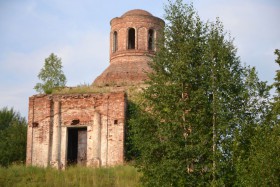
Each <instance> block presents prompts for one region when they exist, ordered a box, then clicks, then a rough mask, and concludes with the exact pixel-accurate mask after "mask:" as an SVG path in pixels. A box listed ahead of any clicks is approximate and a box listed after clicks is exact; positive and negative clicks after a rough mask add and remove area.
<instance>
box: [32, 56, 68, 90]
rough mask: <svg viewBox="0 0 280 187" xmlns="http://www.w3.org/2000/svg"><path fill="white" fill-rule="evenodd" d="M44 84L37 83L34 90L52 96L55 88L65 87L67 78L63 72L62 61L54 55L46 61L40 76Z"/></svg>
mask: <svg viewBox="0 0 280 187" xmlns="http://www.w3.org/2000/svg"><path fill="white" fill-rule="evenodd" d="M38 78H39V79H40V80H42V81H43V83H37V84H36V85H35V87H34V89H35V90H36V91H37V92H39V93H46V94H50V93H52V92H53V89H54V88H60V87H63V86H65V84H66V77H65V75H64V73H63V71H62V63H61V59H60V58H58V57H57V56H56V55H54V54H53V53H51V54H50V56H49V57H48V58H46V59H45V64H44V67H43V68H42V69H41V71H40V73H39V74H38Z"/></svg>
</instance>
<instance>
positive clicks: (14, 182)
mask: <svg viewBox="0 0 280 187" xmlns="http://www.w3.org/2000/svg"><path fill="white" fill-rule="evenodd" d="M140 176H141V173H139V172H137V170H136V169H135V168H134V167H132V166H117V167H112V168H86V167H78V166H77V167H70V168H67V169H66V170H65V171H59V170H57V169H53V168H38V167H26V166H24V165H12V166H10V167H9V168H1V167H0V186H20V187H25V186H26V187H32V186H40V187H44V186H46V187H51V186H53V187H57V186H69V187H70V186H73V187H74V186H84V187H87V186H88V187H92V186H96V187H97V186H100V187H112V186H114V187H132V186H133V187H137V186H140V184H139V178H140Z"/></svg>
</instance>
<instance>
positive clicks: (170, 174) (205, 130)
mask: <svg viewBox="0 0 280 187" xmlns="http://www.w3.org/2000/svg"><path fill="white" fill-rule="evenodd" d="M165 11H166V15H165V18H166V23H167V24H166V27H165V30H164V37H163V38H162V40H161V41H160V42H159V43H158V47H157V48H158V49H159V50H158V52H157V54H156V56H155V58H154V59H153V61H152V62H151V63H150V67H151V68H152V69H153V72H152V73H150V74H149V81H148V82H147V84H148V87H147V89H145V90H144V92H143V94H142V101H140V102H139V103H140V105H139V106H138V107H136V108H135V109H136V110H135V111H134V112H133V115H132V117H131V119H130V120H129V125H130V128H131V134H132V140H133V141H132V144H133V146H134V148H136V149H137V151H138V154H139V157H138V158H137V161H136V165H137V166H138V167H139V169H140V170H141V171H142V172H143V183H144V184H145V185H147V186H210V185H211V186H233V185H235V184H237V183H236V181H237V176H238V173H237V172H238V164H237V163H239V162H238V160H239V159H241V160H243V159H245V158H246V156H248V154H249V149H250V146H251V142H250V141H251V139H252V138H253V137H254V136H255V134H256V133H257V132H256V130H255V129H256V128H257V126H258V125H260V124H262V123H263V121H264V120H265V116H266V112H267V111H269V105H268V100H269V99H268V97H269V89H270V87H268V86H267V85H266V83H265V82H261V81H259V80H258V77H257V74H256V71H255V69H254V68H249V67H243V66H242V65H241V63H240V60H239V58H238V57H237V55H236V51H237V49H236V48H235V46H234V45H233V40H232V39H231V38H230V37H229V35H228V34H227V33H226V32H224V29H223V25H222V23H221V22H220V21H219V20H218V19H217V21H216V22H215V23H209V22H207V23H203V22H202V21H201V20H200V18H199V16H198V15H197V13H196V12H195V10H194V8H193V6H192V5H187V4H183V2H182V0H177V1H175V2H174V3H172V2H171V1H170V2H169V5H168V6H167V7H166V10H165ZM248 89H249V90H248Z"/></svg>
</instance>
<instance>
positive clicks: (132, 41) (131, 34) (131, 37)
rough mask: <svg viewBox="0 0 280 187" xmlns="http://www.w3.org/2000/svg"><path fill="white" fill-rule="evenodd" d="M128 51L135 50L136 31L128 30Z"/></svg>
mask: <svg viewBox="0 0 280 187" xmlns="http://www.w3.org/2000/svg"><path fill="white" fill-rule="evenodd" d="M128 49H135V29H133V28H130V29H129V30H128Z"/></svg>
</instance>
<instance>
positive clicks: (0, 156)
mask: <svg viewBox="0 0 280 187" xmlns="http://www.w3.org/2000/svg"><path fill="white" fill-rule="evenodd" d="M26 134H27V123H26V120H25V118H23V117H21V116H20V114H19V113H18V112H15V111H14V109H13V108H11V109H8V108H7V107H4V108H2V109H1V110H0V166H8V165H10V164H12V163H14V162H17V163H24V162H25V155H26Z"/></svg>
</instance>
